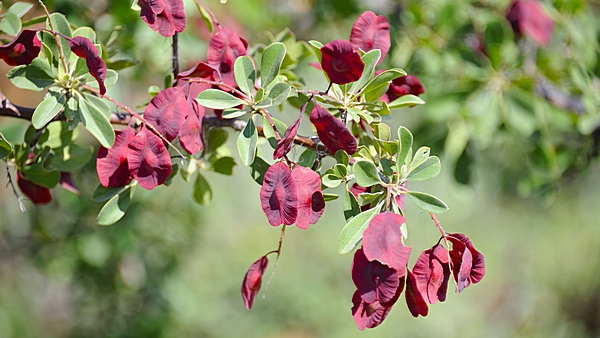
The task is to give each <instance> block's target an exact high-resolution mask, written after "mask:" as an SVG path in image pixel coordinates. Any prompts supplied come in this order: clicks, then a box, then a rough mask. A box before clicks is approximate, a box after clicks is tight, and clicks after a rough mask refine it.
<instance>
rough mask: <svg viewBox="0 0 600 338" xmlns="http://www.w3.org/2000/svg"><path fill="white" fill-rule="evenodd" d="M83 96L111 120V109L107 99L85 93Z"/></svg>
mask: <svg viewBox="0 0 600 338" xmlns="http://www.w3.org/2000/svg"><path fill="white" fill-rule="evenodd" d="M83 97H84V98H85V99H86V101H87V102H88V103H89V104H91V105H92V106H94V108H96V109H97V110H98V111H99V112H101V113H102V114H103V115H104V116H106V118H107V119H108V120H109V121H110V116H111V109H110V106H109V105H108V103H106V100H104V99H102V98H99V97H98V96H95V95H91V94H88V93H84V94H83Z"/></svg>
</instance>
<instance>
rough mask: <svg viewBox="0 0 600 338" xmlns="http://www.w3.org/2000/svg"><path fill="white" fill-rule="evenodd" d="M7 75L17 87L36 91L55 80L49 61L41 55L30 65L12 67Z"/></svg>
mask: <svg viewBox="0 0 600 338" xmlns="http://www.w3.org/2000/svg"><path fill="white" fill-rule="evenodd" d="M6 76H7V77H8V79H9V80H10V82H12V83H13V84H14V85H15V86H16V87H18V88H21V89H29V90H34V91H40V90H42V89H44V88H46V87H48V86H50V85H51V84H54V82H55V80H54V76H53V75H52V69H51V68H50V66H49V65H48V62H46V61H45V60H43V59H41V58H39V57H38V58H35V59H33V61H32V62H31V63H30V64H28V65H23V66H18V67H15V68H13V69H11V70H10V71H9V72H8V74H7V75H6Z"/></svg>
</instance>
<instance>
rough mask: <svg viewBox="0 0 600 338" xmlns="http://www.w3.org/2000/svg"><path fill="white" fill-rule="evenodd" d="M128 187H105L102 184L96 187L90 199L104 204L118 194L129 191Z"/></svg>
mask: <svg viewBox="0 0 600 338" xmlns="http://www.w3.org/2000/svg"><path fill="white" fill-rule="evenodd" d="M129 187H130V186H124V187H105V186H103V185H102V184H100V185H98V187H97V188H96V190H94V193H93V194H92V199H93V200H94V201H96V202H104V201H108V200H109V199H111V198H112V197H113V196H115V195H117V194H120V193H121V192H123V191H125V189H129Z"/></svg>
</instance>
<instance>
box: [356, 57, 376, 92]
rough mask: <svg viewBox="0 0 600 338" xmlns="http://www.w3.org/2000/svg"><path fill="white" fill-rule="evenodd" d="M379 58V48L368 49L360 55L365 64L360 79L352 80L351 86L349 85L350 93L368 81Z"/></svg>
mask: <svg viewBox="0 0 600 338" xmlns="http://www.w3.org/2000/svg"><path fill="white" fill-rule="evenodd" d="M379 58H381V51H380V50H379V49H373V50H370V51H369V52H367V53H365V55H363V56H362V57H361V59H362V61H363V63H364V64H365V68H364V69H363V72H362V75H361V76H360V79H358V81H356V82H354V83H353V84H352V87H350V93H355V92H357V91H358V90H360V89H362V88H363V87H364V86H365V85H366V84H367V82H369V80H370V79H371V77H372V76H373V72H374V71H375V66H376V65H377V62H378V61H379Z"/></svg>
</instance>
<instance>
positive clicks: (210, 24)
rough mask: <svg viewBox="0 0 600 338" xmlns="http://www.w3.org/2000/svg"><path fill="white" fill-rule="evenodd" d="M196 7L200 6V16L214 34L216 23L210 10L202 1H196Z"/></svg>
mask: <svg viewBox="0 0 600 338" xmlns="http://www.w3.org/2000/svg"><path fill="white" fill-rule="evenodd" d="M134 3H137V2H134ZM196 8H198V12H200V16H201V17H202V21H204V24H205V25H206V28H207V29H208V32H209V33H211V34H212V32H213V31H214V29H215V24H214V22H213V19H212V16H211V15H210V13H209V12H208V10H207V9H206V8H204V5H203V4H202V3H201V2H200V1H196Z"/></svg>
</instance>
